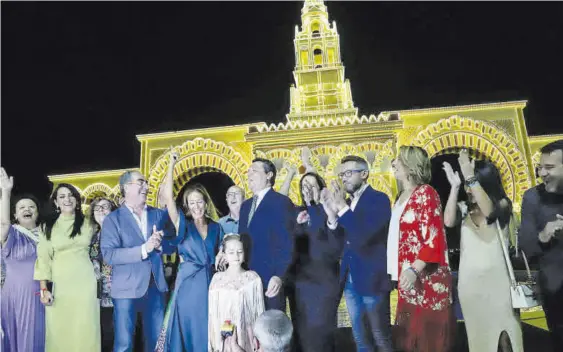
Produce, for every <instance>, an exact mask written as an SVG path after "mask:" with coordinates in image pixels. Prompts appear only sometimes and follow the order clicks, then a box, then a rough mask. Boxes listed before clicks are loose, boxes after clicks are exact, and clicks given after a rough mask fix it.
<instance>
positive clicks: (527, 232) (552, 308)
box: [519, 140, 563, 351]
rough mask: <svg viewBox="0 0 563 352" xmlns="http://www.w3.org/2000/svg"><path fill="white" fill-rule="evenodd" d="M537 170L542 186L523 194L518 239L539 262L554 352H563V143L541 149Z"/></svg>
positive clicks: (544, 306)
mask: <svg viewBox="0 0 563 352" xmlns="http://www.w3.org/2000/svg"><path fill="white" fill-rule="evenodd" d="M537 170H538V175H539V176H540V177H541V178H542V181H543V183H542V184H540V185H538V186H536V187H534V188H531V189H529V190H527V191H526V192H525V193H524V198H523V200H522V224H521V226H520V232H519V238H520V244H521V247H522V250H523V251H524V253H526V255H528V257H537V258H539V265H540V272H539V278H538V284H539V288H540V292H541V299H542V304H543V310H544V311H545V316H546V319H547V325H548V327H549V331H550V333H551V337H552V341H553V347H554V351H563V270H561V268H562V267H563V238H562V236H563V140H558V141H555V142H552V143H550V144H548V145H546V146H544V147H543V148H542V149H541V158H540V164H539V165H538V167H537Z"/></svg>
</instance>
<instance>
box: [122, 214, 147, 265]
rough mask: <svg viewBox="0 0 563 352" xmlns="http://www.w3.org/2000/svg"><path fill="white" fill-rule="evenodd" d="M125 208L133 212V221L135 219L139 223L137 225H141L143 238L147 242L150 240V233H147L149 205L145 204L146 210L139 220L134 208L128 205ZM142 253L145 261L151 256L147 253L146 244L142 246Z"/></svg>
mask: <svg viewBox="0 0 563 352" xmlns="http://www.w3.org/2000/svg"><path fill="white" fill-rule="evenodd" d="M125 206H126V207H127V209H129V211H130V212H131V214H132V215H133V219H135V221H136V222H137V225H139V229H140V230H141V233H142V234H143V237H144V238H145V241H147V240H148V233H147V226H148V225H147V205H146V204H145V206H144V208H143V212H142V214H141V217H140V218H139V216H138V215H137V214H136V213H135V211H134V210H133V208H132V207H130V206H129V205H128V204H127V203H125ZM141 253H142V258H143V259H147V257H148V256H149V254H148V252H147V247H146V243H143V245H142V246H141Z"/></svg>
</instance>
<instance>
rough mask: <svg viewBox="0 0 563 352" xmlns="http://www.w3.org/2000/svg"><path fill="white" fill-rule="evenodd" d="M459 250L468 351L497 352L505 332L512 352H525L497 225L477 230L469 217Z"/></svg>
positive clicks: (461, 293) (459, 290)
mask: <svg viewBox="0 0 563 352" xmlns="http://www.w3.org/2000/svg"><path fill="white" fill-rule="evenodd" d="M505 238H508V237H507V236H506V235H505ZM460 250H461V258H460V263H459V281H458V292H459V301H460V304H461V309H462V312H463V317H464V319H465V329H466V330H467V339H468V342H469V351H471V352H496V351H497V348H498V342H499V337H500V334H501V333H502V332H503V331H506V332H507V333H508V336H509V337H510V341H511V343H512V350H513V351H514V352H520V351H523V350H524V349H523V342H522V329H521V327H520V318H519V315H518V312H517V311H516V310H514V309H513V308H512V301H511V297H510V279H509V276H508V270H507V268H506V263H505V260H504V255H503V252H502V247H501V244H500V241H499V238H498V235H497V227H496V224H495V223H493V224H490V225H487V224H486V223H484V224H483V225H482V226H480V227H478V226H476V225H475V224H474V223H473V220H472V219H471V217H470V216H467V217H465V219H464V220H463V223H462V225H461V245H460Z"/></svg>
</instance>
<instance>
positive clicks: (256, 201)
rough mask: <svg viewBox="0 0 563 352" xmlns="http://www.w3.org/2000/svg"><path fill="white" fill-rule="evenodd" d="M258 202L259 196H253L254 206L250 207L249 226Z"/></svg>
mask: <svg viewBox="0 0 563 352" xmlns="http://www.w3.org/2000/svg"><path fill="white" fill-rule="evenodd" d="M256 204H258V196H254V197H252V206H251V207H250V213H248V223H247V224H246V226H247V227H249V226H250V222H251V221H252V217H253V216H254V212H255V211H256Z"/></svg>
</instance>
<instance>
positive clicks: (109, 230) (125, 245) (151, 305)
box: [101, 171, 173, 352]
mask: <svg viewBox="0 0 563 352" xmlns="http://www.w3.org/2000/svg"><path fill="white" fill-rule="evenodd" d="M119 185H120V187H121V192H122V194H123V196H124V198H125V201H124V203H123V205H122V206H121V207H120V208H118V209H117V210H115V211H114V212H112V213H111V214H109V215H108V216H107V218H106V219H105V220H104V224H103V226H102V234H101V249H102V255H103V259H104V261H105V262H106V263H108V264H110V265H112V275H111V297H112V299H113V305H114V313H113V320H114V326H115V341H114V347H113V351H114V352H125V351H131V350H132V348H133V333H134V330H135V322H136V320H137V314H138V313H141V315H142V318H143V330H144V331H143V335H144V337H145V341H144V346H145V351H153V350H154V348H155V346H156V342H157V338H158V334H159V332H160V328H161V326H162V322H163V319H164V306H165V304H164V292H166V291H167V290H168V287H167V285H166V281H165V280H164V271H163V266H162V259H161V252H160V250H159V248H160V243H161V240H162V235H163V231H162V230H163V227H164V226H165V225H170V221H169V219H168V216H167V215H166V212H165V211H163V210H160V209H155V208H153V207H149V206H147V205H146V199H147V191H148V183H147V181H146V179H145V178H144V177H143V175H141V174H140V173H139V172H138V171H127V172H125V173H124V174H123V175H121V177H120V179H119ZM172 233H173V231H172V230H171V227H170V226H168V227H167V235H168V236H170V235H171V234H172Z"/></svg>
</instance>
